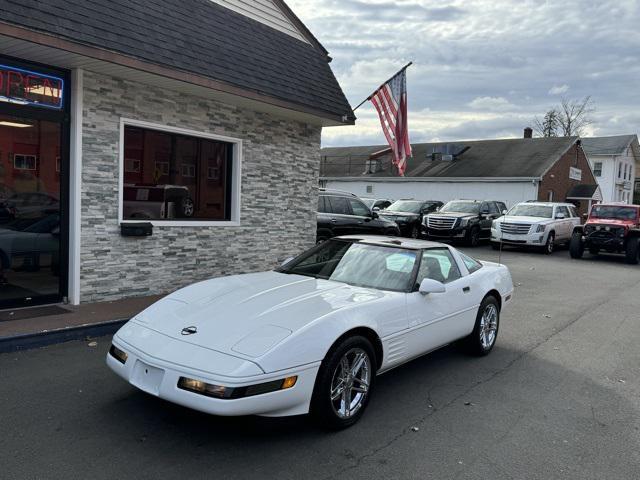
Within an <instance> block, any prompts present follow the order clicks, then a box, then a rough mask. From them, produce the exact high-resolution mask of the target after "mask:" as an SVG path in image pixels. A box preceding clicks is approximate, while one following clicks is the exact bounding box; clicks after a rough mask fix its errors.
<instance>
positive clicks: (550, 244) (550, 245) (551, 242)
mask: <svg viewBox="0 0 640 480" xmlns="http://www.w3.org/2000/svg"><path fill="white" fill-rule="evenodd" d="M555 241H556V234H555V233H553V232H549V235H548V236H547V243H545V244H544V247H543V248H544V253H545V254H547V255H551V254H552V253H553V249H554V247H555Z"/></svg>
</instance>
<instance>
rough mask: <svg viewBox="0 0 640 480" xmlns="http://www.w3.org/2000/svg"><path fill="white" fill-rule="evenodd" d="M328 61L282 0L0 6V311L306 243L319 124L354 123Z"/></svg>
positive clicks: (285, 252)
mask: <svg viewBox="0 0 640 480" xmlns="http://www.w3.org/2000/svg"><path fill="white" fill-rule="evenodd" d="M330 62H331V57H330V56H329V53H328V52H327V50H326V49H325V48H324V47H323V46H322V45H321V44H320V42H319V41H318V40H317V39H316V38H315V37H314V36H313V34H312V33H311V32H310V31H309V29H308V28H307V27H306V26H305V25H304V24H303V23H302V22H301V21H300V19H299V18H298V17H297V16H296V15H295V14H294V12H293V11H292V10H291V9H290V8H289V7H288V6H287V5H286V3H285V2H284V1H282V0H260V1H259V2H255V1H249V0H234V1H228V0H155V1H153V2H132V1H127V0H40V1H37V2H36V1H31V0H0V210H1V211H0V233H6V232H11V236H10V238H11V239H12V240H11V242H5V243H4V244H0V308H3V307H9V306H11V307H14V306H30V305H35V304H39V303H56V302H63V301H68V302H70V303H73V304H77V303H79V302H92V301H102V300H113V299H119V298H122V297H132V296H146V295H151V294H162V293H165V292H168V291H171V290H174V289H175V288H178V287H181V286H184V285H185V284H188V283H191V282H194V281H196V280H199V279H203V278H209V277H213V276H217V275H223V274H231V273H238V272H248V271H257V270H264V269H268V268H271V267H272V266H274V265H276V264H277V262H278V260H279V259H282V258H284V257H287V256H291V255H293V254H296V253H298V252H300V251H301V250H302V249H304V248H306V247H308V246H310V245H313V243H314V242H315V228H316V217H315V215H316V214H315V208H316V205H317V178H318V172H319V158H318V157H319V156H318V154H319V150H320V135H321V130H322V128H323V127H325V126H340V125H350V124H353V123H354V121H355V116H354V114H353V111H352V108H351V106H350V105H349V103H348V102H347V100H346V98H345V95H344V93H343V91H342V89H341V87H340V85H339V84H338V82H337V81H336V78H335V76H334V74H333V72H332V70H331V67H330ZM283 207H286V208H283ZM38 222H41V223H38ZM20 229H23V230H20ZM24 229H26V230H24ZM29 229H32V230H29ZM33 229H37V230H36V231H37V232H38V235H39V236H35V235H31V233H34V231H33ZM1 236H2V235H0V237H1ZM7 238H9V237H7ZM34 242H35V243H34ZM0 243H1V242H0ZM17 245H19V246H20V248H18V247H17ZM25 245H29V246H28V247H25Z"/></svg>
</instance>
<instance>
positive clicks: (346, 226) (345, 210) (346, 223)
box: [316, 189, 400, 242]
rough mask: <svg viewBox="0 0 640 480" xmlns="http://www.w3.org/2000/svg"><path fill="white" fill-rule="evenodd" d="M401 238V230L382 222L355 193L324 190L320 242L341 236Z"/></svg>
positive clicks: (320, 216) (318, 234)
mask: <svg viewBox="0 0 640 480" xmlns="http://www.w3.org/2000/svg"><path fill="white" fill-rule="evenodd" d="M364 234H369V235H399V234H400V230H399V229H398V226H397V225H396V224H395V223H394V222H391V221H389V220H385V219H384V218H379V217H378V214H377V212H372V211H371V210H369V207H367V206H366V205H365V204H364V203H362V201H361V200H360V199H359V198H358V197H357V196H355V195H354V194H352V193H348V192H339V191H337V190H324V189H321V190H320V196H319V198H318V230H317V233H316V241H317V242H323V241H325V240H327V239H329V238H332V237H336V236H338V235H364Z"/></svg>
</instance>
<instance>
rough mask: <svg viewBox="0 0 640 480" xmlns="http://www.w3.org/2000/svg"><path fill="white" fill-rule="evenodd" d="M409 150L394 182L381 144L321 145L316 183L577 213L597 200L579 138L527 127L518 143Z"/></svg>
mask: <svg viewBox="0 0 640 480" xmlns="http://www.w3.org/2000/svg"><path fill="white" fill-rule="evenodd" d="M412 149H413V157H412V158H410V159H409V160H408V163H407V170H406V171H405V176H404V177H399V176H398V175H397V174H396V172H395V170H394V167H393V166H392V164H391V156H390V153H389V150H388V148H386V147H385V146H363V147H335V148H324V149H322V152H321V171H320V183H321V186H324V187H327V188H335V189H339V190H346V191H349V192H352V193H355V194H356V195H359V196H362V197H376V198H392V199H399V198H416V199H423V200H440V201H445V202H446V201H449V200H454V199H460V198H467V199H488V200H500V201H503V202H505V203H506V204H507V205H508V206H509V207H510V206H512V205H514V204H515V203H518V202H522V201H527V200H544V201H560V202H563V201H565V200H570V201H572V202H574V203H576V205H578V206H579V210H580V211H581V212H582V213H584V212H586V211H587V210H588V208H589V204H590V203H591V202H594V201H598V200H600V199H601V197H600V191H599V189H598V187H597V183H596V180H595V178H594V176H593V172H592V171H591V167H590V166H589V163H588V161H587V159H586V156H585V153H584V151H583V149H582V146H581V142H580V140H579V139H578V138H577V137H554V138H531V132H530V129H526V130H525V136H524V138H515V139H505V140H476V141H459V142H447V143H418V144H414V145H412ZM585 187H586V188H585ZM585 192H590V194H589V197H585V196H584V195H585Z"/></svg>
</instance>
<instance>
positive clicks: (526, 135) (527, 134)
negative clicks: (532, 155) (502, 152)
mask: <svg viewBox="0 0 640 480" xmlns="http://www.w3.org/2000/svg"><path fill="white" fill-rule="evenodd" d="M524 138H533V129H532V128H531V127H527V128H525V129H524Z"/></svg>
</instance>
